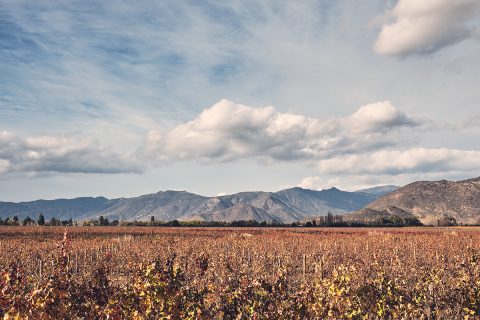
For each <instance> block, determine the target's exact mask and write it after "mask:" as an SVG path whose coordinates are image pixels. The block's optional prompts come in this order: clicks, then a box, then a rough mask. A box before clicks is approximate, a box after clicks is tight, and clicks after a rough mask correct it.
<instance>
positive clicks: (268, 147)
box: [145, 100, 421, 161]
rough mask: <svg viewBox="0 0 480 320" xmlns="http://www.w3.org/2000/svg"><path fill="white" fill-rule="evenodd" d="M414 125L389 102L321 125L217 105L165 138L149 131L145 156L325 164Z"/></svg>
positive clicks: (296, 117)
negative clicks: (326, 159) (258, 159)
mask: <svg viewBox="0 0 480 320" xmlns="http://www.w3.org/2000/svg"><path fill="white" fill-rule="evenodd" d="M419 125H421V122H420V121H418V120H416V119H414V118H411V117H409V116H407V115H406V114H405V113H403V112H401V111H400V110H398V109H396V108H395V107H394V106H393V105H392V103H391V102H389V101H382V102H376V103H373V104H369V105H365V106H362V107H361V108H359V109H358V110H357V111H356V112H355V113H353V114H351V115H350V116H347V117H343V118H331V119H325V120H324V119H318V118H311V117H306V116H303V115H297V114H290V113H280V112H277V111H276V110H275V108H274V107H272V106H266V107H260V108H255V107H251V106H246V105H241V104H236V103H234V102H231V101H228V100H221V101H220V102H218V103H216V104H215V105H213V106H212V107H210V108H207V109H205V110H204V111H203V112H202V113H201V114H200V115H199V116H197V117H196V118H195V119H194V120H192V121H189V122H186V123H182V124H180V125H178V126H176V127H175V128H173V129H171V130H168V131H165V132H161V131H151V132H150V133H149V135H148V137H147V141H146V147H145V150H146V153H147V154H148V155H150V156H153V157H155V158H157V159H159V160H172V159H188V160H192V159H197V160H204V161H233V160H237V159H243V158H252V157H259V158H263V159H267V160H310V159H324V158H328V157H333V156H336V155H342V154H351V153H359V152H360V153H361V152H366V151H369V150H375V149H378V148H380V147H383V146H385V145H389V144H392V143H393V142H392V139H388V137H389V135H390V134H391V133H394V132H396V131H397V130H398V129H401V128H403V127H416V126H419Z"/></svg>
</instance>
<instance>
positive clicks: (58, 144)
mask: <svg viewBox="0 0 480 320" xmlns="http://www.w3.org/2000/svg"><path fill="white" fill-rule="evenodd" d="M139 171H141V170H140V168H139V167H138V166H137V165H136V164H135V163H134V162H133V161H132V159H130V158H129V157H128V156H122V155H119V154H117V153H115V152H113V151H111V150H110V149H108V148H106V147H102V146H99V145H98V144H97V143H96V141H93V140H91V139H89V138H85V137H76V136H72V135H63V136H38V137H20V136H17V135H15V134H14V133H12V132H8V131H0V173H3V174H6V173H26V174H38V173H52V172H53V173H59V172H62V173H126V172H139Z"/></svg>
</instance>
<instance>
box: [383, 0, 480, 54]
mask: <svg viewBox="0 0 480 320" xmlns="http://www.w3.org/2000/svg"><path fill="white" fill-rule="evenodd" d="M479 10H480V2H479V1H478V0H422V1H418V0H399V1H398V3H397V5H396V6H395V7H394V8H393V10H391V12H389V13H388V15H389V16H391V17H392V18H393V22H391V23H386V24H384V25H383V26H382V28H381V31H380V34H379V35H378V37H377V40H376V42H375V45H374V50H375V51H376V52H377V53H380V54H385V55H398V56H406V55H410V54H416V53H420V54H421V53H431V52H435V51H438V50H440V49H442V48H444V47H447V46H450V45H453V44H456V43H458V42H460V41H462V40H465V39H467V38H469V37H474V36H475V33H476V31H475V30H476V29H475V27H474V26H472V25H471V24H470V22H471V21H472V20H473V19H474V18H475V17H476V15H477V14H478V12H479Z"/></svg>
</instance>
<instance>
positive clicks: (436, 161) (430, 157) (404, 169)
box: [318, 148, 480, 175]
mask: <svg viewBox="0 0 480 320" xmlns="http://www.w3.org/2000/svg"><path fill="white" fill-rule="evenodd" d="M318 170H319V171H320V172H322V173H326V174H388V175H398V174H405V173H424V172H450V171H456V172H462V171H463V172H474V171H478V170H480V151H477V150H457V149H446V148H440V149H428V148H412V149H408V150H380V151H376V152H373V153H371V154H364V155H358V154H356V155H347V156H341V157H335V158H331V159H325V160H320V161H319V163H318Z"/></svg>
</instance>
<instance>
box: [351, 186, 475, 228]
mask: <svg viewBox="0 0 480 320" xmlns="http://www.w3.org/2000/svg"><path fill="white" fill-rule="evenodd" d="M391 208H396V209H398V210H401V211H403V212H404V213H402V214H411V215H413V216H415V217H417V218H418V219H419V220H420V221H421V222H422V223H423V224H431V225H434V224H436V223H437V220H440V219H442V218H445V217H451V218H454V219H455V220H456V222H457V223H463V224H476V223H479V222H480V177H479V178H475V179H469V180H463V181H446V180H441V181H418V182H414V183H411V184H409V185H406V186H404V187H402V188H399V189H397V190H395V191H394V192H392V193H390V194H388V195H386V196H383V197H381V198H379V199H377V200H376V201H374V202H372V203H370V204H369V205H368V206H366V208H365V210H363V211H358V212H355V213H354V214H352V215H351V216H352V217H356V218H361V217H362V216H364V217H366V216H369V217H371V216H372V214H373V213H375V212H377V213H378V212H380V213H388V212H389V211H391V210H392V209H391ZM368 209H371V210H368Z"/></svg>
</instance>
